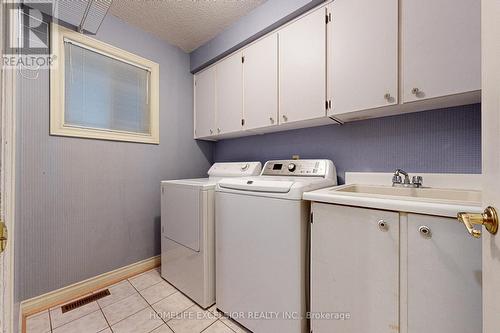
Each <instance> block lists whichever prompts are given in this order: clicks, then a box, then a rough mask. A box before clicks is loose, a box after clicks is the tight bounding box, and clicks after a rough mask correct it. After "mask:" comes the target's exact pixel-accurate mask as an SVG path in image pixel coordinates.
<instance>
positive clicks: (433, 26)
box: [401, 0, 481, 102]
mask: <svg viewBox="0 0 500 333" xmlns="http://www.w3.org/2000/svg"><path fill="white" fill-rule="evenodd" d="M401 3H402V27H403V34H402V36H403V37H402V68H403V73H402V75H403V99H404V102H412V101H416V100H420V99H427V98H433V97H441V96H446V95H452V94H457V93H463V92H468V91H474V90H479V89H481V32H480V30H481V2H480V0H439V1H436V0H403V1H402V2H401Z"/></svg>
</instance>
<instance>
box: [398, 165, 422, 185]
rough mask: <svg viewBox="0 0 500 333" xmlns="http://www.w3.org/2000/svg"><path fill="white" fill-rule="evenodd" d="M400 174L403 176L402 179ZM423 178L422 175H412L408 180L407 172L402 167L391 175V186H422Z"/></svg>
mask: <svg viewBox="0 0 500 333" xmlns="http://www.w3.org/2000/svg"><path fill="white" fill-rule="evenodd" d="M401 175H403V176H405V178H404V180H403V179H402V178H401ZM423 181H424V179H423V178H422V176H413V177H412V180H411V182H410V176H409V175H408V173H407V172H406V171H404V170H402V169H396V171H394V175H393V176H392V186H401V187H422V184H423Z"/></svg>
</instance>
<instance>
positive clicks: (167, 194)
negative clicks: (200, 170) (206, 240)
mask: <svg viewBox="0 0 500 333" xmlns="http://www.w3.org/2000/svg"><path fill="white" fill-rule="evenodd" d="M161 200H162V202H161V218H162V225H163V227H164V230H163V232H164V235H165V237H167V238H168V239H170V240H172V241H174V242H176V243H178V244H180V245H183V246H185V247H187V248H190V249H191V250H193V251H196V252H199V251H200V231H201V226H200V224H201V222H202V214H203V211H202V209H201V205H202V191H201V190H200V188H199V187H198V186H192V187H191V186H185V185H179V184H173V183H167V184H164V185H162V199H161Z"/></svg>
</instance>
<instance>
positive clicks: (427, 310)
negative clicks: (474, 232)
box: [405, 214, 482, 333]
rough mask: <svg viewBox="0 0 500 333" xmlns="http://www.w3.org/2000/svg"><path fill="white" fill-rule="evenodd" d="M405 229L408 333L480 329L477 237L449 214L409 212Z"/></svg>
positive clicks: (466, 332) (463, 332) (465, 332)
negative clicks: (433, 214)
mask: <svg viewBox="0 0 500 333" xmlns="http://www.w3.org/2000/svg"><path fill="white" fill-rule="evenodd" d="M407 228H408V229H407V234H408V239H407V251H406V253H407V256H406V257H407V260H406V261H407V270H408V271H407V274H405V275H406V276H407V278H408V283H407V286H408V287H407V288H406V289H407V293H408V296H407V302H408V303H407V306H406V310H407V311H408V315H407V318H408V319H407V320H408V328H407V329H408V330H407V332H408V333H423V332H425V333H448V332H450V333H451V332H453V333H472V332H474V333H480V332H481V327H482V315H481V313H482V312H481V242H480V241H479V240H477V239H475V238H473V237H470V236H469V235H468V234H467V233H466V232H465V228H464V226H463V225H462V224H461V223H459V222H458V221H457V219H453V218H446V217H438V216H428V215H419V214H408V222H407ZM405 332H406V331H405Z"/></svg>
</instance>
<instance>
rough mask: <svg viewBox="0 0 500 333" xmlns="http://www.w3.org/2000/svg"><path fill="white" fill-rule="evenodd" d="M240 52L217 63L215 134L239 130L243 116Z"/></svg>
mask: <svg viewBox="0 0 500 333" xmlns="http://www.w3.org/2000/svg"><path fill="white" fill-rule="evenodd" d="M241 57H242V55H241V52H238V53H235V54H234V55H232V56H230V57H228V58H226V59H224V60H222V61H221V62H219V63H218V64H217V75H216V76H217V79H216V81H217V84H216V91H217V93H216V96H217V97H216V98H217V99H216V100H217V103H216V105H217V113H216V114H217V134H224V133H230V132H235V131H239V130H241V129H242V125H241V119H242V117H243V63H242V58H241Z"/></svg>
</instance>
